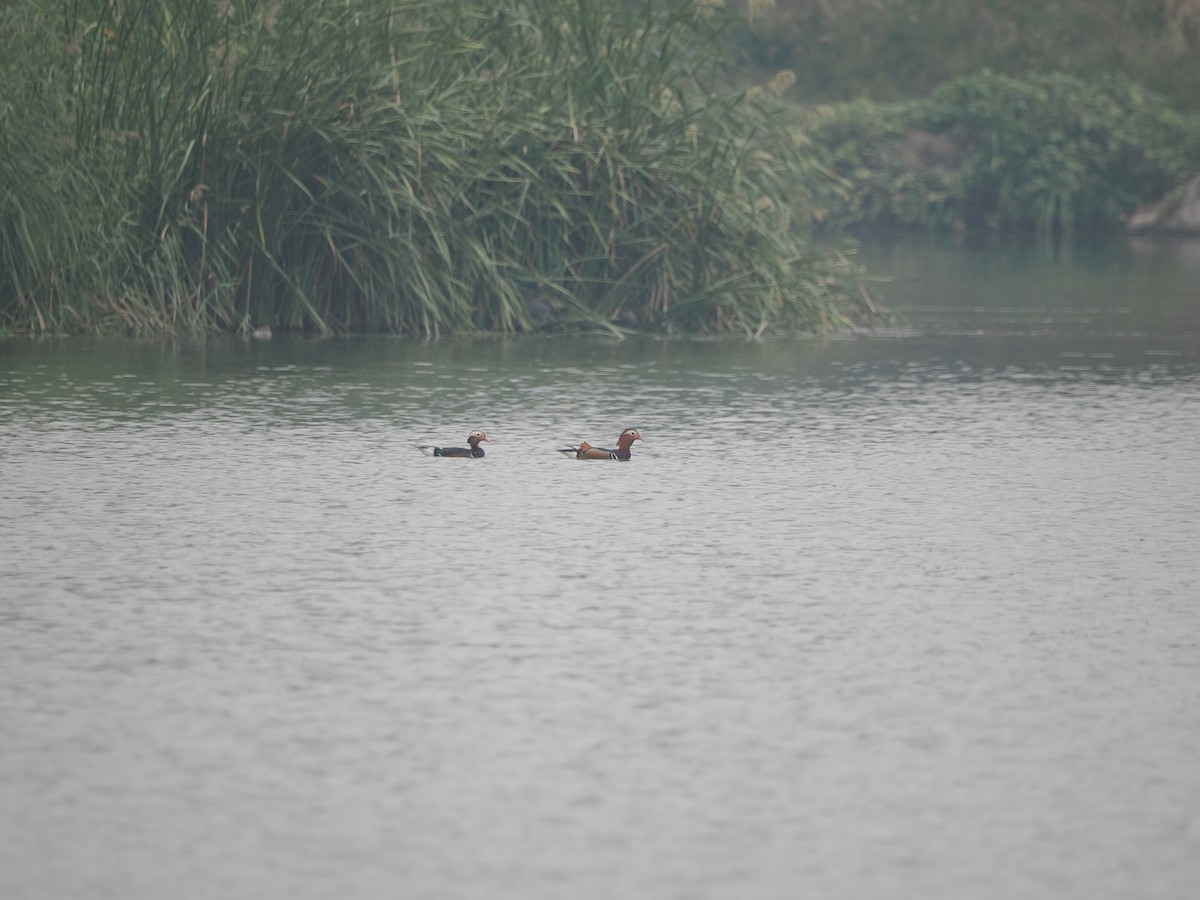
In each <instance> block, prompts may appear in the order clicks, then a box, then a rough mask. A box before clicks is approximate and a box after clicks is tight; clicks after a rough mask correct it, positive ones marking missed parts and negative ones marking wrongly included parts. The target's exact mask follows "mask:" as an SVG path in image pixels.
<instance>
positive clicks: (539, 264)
mask: <svg viewBox="0 0 1200 900" xmlns="http://www.w3.org/2000/svg"><path fill="white" fill-rule="evenodd" d="M34 6H35V4H33V3H32V2H31V3H29V4H28V7H29V9H32V8H33V7H34ZM705 6H706V5H704V4H694V3H691V2H685V0H660V2H630V3H618V4H610V3H601V2H590V0H577V2H574V3H562V2H561V0H559V2H555V0H527V2H511V0H510V2H503V3H495V2H484V0H410V2H400V3H394V2H382V0H357V2H354V3H347V2H345V0H336V2H335V0H302V2H301V0H297V2H291V3H283V2H279V0H273V2H261V0H241V2H238V0H225V2H202V0H184V2H170V3H169V2H166V0H127V2H117V0H63V2H62V4H61V7H60V9H59V13H60V18H59V25H58V26H57V30H56V31H51V30H49V29H43V30H42V32H40V33H42V34H45V33H46V32H47V31H50V33H51V34H53V35H54V38H53V42H51V41H50V40H49V39H47V38H45V37H42V38H38V37H37V35H35V34H34V33H33V32H32V31H31V30H30V29H28V28H26V27H24V26H16V27H15V28H14V31H13V32H12V34H13V35H15V37H10V39H9V41H10V43H11V44H12V45H13V46H14V47H18V45H19V47H18V49H20V50H21V51H23V59H24V62H25V67H24V69H25V71H26V72H27V73H28V74H27V75H26V76H25V77H26V78H29V79H35V80H38V79H40V83H43V84H44V87H45V90H44V91H43V94H44V100H43V102H44V105H45V106H46V109H45V110H43V111H41V112H40V113H39V119H40V122H41V124H40V125H39V126H38V128H37V129H35V130H34V131H32V132H30V134H31V135H32V137H31V138H30V140H31V141H32V144H31V145H30V146H28V147H21V146H13V148H12V149H13V154H12V158H13V159H14V160H15V162H14V163H10V164H9V169H10V172H11V176H12V178H13V179H16V180H17V181H20V182H21V183H22V184H23V185H31V186H27V187H20V188H18V189H16V190H15V191H13V192H12V193H11V194H8V195H6V197H5V199H4V200H3V201H0V202H2V203H3V205H2V206H0V253H2V254H3V258H4V261H5V263H6V272H7V276H6V277H0V317H2V318H0V322H3V326H4V327H7V328H8V329H10V330H31V331H43V332H44V331H70V330H80V329H95V328H122V329H132V330H138V329H142V330H160V329H175V330H187V331H199V330H206V329H213V328H219V329H227V330H248V329H251V328H253V327H255V326H257V325H263V324H270V325H271V326H273V327H275V328H277V329H293V330H306V331H320V332H346V331H363V330H383V331H394V332H400V333H409V334H421V335H437V334H445V333H460V332H477V331H483V330H501V331H515V330H520V329H525V328H530V327H532V326H533V325H534V324H535V321H534V318H533V317H532V316H531V314H530V311H529V307H528V305H527V301H528V299H529V298H530V297H531V296H534V295H539V296H540V297H542V298H543V303H544V304H546V306H548V307H549V309H550V311H551V315H550V317H549V318H548V320H547V321H548V322H549V323H551V326H552V327H559V328H571V327H582V326H587V327H597V326H598V327H606V328H612V329H614V330H616V329H617V328H618V327H619V326H629V325H637V326H639V327H647V328H654V329H666V330H710V331H719V330H739V331H744V332H752V333H761V332H763V331H765V330H795V329H816V328H829V327H837V326H840V325H844V324H846V323H848V322H850V321H852V320H854V319H856V318H857V317H859V316H860V315H862V314H863V313H864V311H865V310H866V308H867V303H868V302H869V301H866V300H865V298H863V297H862V296H861V295H859V294H857V293H856V292H855V290H854V284H855V280H854V277H853V275H854V273H853V271H852V269H851V268H850V267H849V265H848V263H846V261H845V259H844V258H843V257H840V256H838V255H837V254H834V253H825V252H816V251H814V250H812V249H811V248H810V247H809V245H808V243H807V241H806V239H805V236H804V234H803V232H802V230H801V229H800V226H799V224H798V223H797V222H796V221H795V220H793V219H792V217H791V216H790V215H789V213H788V205H787V200H786V198H787V197H788V196H790V195H793V194H794V193H795V192H796V186H795V184H794V179H795V174H796V173H795V171H794V170H793V169H791V168H789V165H788V163H787V162H786V158H785V156H784V155H783V154H782V153H781V152H778V151H779V148H781V147H782V146H783V145H782V143H778V142H775V141H774V140H773V137H772V136H773V135H774V133H775V132H774V123H773V120H772V118H771V116H770V115H769V114H768V113H767V112H765V111H764V110H763V109H761V108H760V107H758V106H756V105H754V104H753V103H750V102H747V100H746V98H745V97H744V96H742V95H741V94H739V93H737V92H735V91H733V90H731V89H730V88H729V87H728V86H727V83H726V82H724V81H723V80H722V72H721V57H720V50H719V47H718V44H717V37H718V35H719V32H720V29H721V28H722V27H723V24H724V23H723V20H721V19H719V18H717V17H716V16H714V15H713V14H712V13H711V12H708V11H706V8H705ZM24 7H25V4H21V3H18V4H16V6H15V7H13V9H17V14H18V15H19V14H20V13H21V12H28V11H29V10H28V9H25V8H24ZM0 91H3V94H2V95H0V116H3V117H4V122H5V123H10V122H11V123H13V124H12V130H13V131H14V132H15V131H18V130H20V128H21V127H24V125H25V124H26V123H25V121H24V120H25V119H26V117H27V113H28V110H27V109H23V108H21V107H20V106H19V105H18V104H17V103H16V102H14V100H13V98H14V97H15V96H16V95H15V94H14V93H12V92H10V91H8V90H6V89H3V88H0ZM9 130H10V129H9V128H5V129H4V133H6V134H7V132H8V131H9ZM2 139H3V140H5V141H6V142H12V141H13V140H14V139H13V138H12V137H11V135H9V136H6V137H4V138H2ZM51 148H52V149H53V152H50V150H51ZM0 165H4V164H3V163H0ZM39 166H43V167H49V168H52V169H53V172H54V175H53V177H52V178H50V179H49V180H47V179H46V178H44V177H41V175H39V173H38V172H37V171H36V170H37V169H38V167H39ZM10 172H5V174H6V175H9V174H10ZM41 174H44V173H41ZM35 176H37V177H35ZM38 185H40V187H39V186H38ZM81 207H82V208H81ZM543 324H545V323H543Z"/></svg>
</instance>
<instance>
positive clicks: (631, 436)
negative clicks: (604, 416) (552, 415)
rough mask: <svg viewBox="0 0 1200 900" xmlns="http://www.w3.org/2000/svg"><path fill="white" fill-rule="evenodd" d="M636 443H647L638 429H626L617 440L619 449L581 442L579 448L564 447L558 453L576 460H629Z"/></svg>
mask: <svg viewBox="0 0 1200 900" xmlns="http://www.w3.org/2000/svg"><path fill="white" fill-rule="evenodd" d="M634 441H645V438H643V437H642V436H641V435H640V434H638V431H637V429H636V428H626V429H625V430H624V431H622V432H621V436H620V437H618V438H617V449H616V450H609V449H607V448H605V447H593V446H592V445H591V444H589V443H588V442H587V441H580V442H579V446H578V447H564V448H562V449H560V450H559V451H558V452H559V453H561V454H562V455H563V456H569V457H573V458H574V459H619V460H628V459H629V458H630V455H631V454H630V452H629V450H630V448H631V447H632V446H633V442H634Z"/></svg>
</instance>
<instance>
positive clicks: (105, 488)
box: [0, 241, 1200, 900]
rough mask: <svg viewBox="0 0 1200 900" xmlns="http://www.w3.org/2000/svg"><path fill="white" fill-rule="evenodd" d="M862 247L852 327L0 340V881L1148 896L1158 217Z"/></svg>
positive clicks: (1169, 598)
mask: <svg viewBox="0 0 1200 900" xmlns="http://www.w3.org/2000/svg"><path fill="white" fill-rule="evenodd" d="M865 255H866V258H867V260H868V261H869V262H870V264H871V266H872V268H873V269H874V270H875V271H877V272H881V273H885V274H891V275H892V276H894V280H893V281H892V282H891V283H889V284H886V285H884V286H883V288H882V289H883V291H884V293H885V294H886V295H887V297H888V299H889V301H890V302H891V303H892V305H893V307H894V308H895V309H896V310H897V311H898V312H899V313H901V319H900V320H899V321H898V322H897V323H896V324H895V325H894V326H893V327H889V328H887V329H883V330H881V331H880V332H879V333H878V334H876V335H873V336H862V337H859V338H854V339H840V340H820V339H807V340H787V341H766V342H762V343H754V342H745V341H741V340H722V341H683V340H671V341H660V340H649V339H639V340H629V341H625V342H614V341H611V340H608V339H604V338H577V337H573V338H566V337H557V338H546V339H522V340H490V341H489V340H481V341H465V340H464V341H444V342H441V343H419V342H407V341H401V340H389V339H361V340H359V339H356V340H330V341H310V340H302V339H288V338H284V339H279V338H277V339H276V340H273V341H270V342H252V343H246V342H241V341H237V340H218V341H211V342H204V343H198V344H192V343H176V342H166V343H164V342H138V341H108V340H95V339H74V340H61V341H27V340H23V339H10V340H5V341H0V896H3V897H5V898H7V900H26V898H30V900H32V898H38V900H41V898H89V900H91V898H121V900H142V898H147V900H149V898H155V900H157V898H162V897H187V898H222V900H227V898H254V900H274V898H280V900H282V898H287V900H307V898H314V900H315V898H326V897H334V896H344V897H403V898H406V900H410V898H411V900H443V898H448V900H458V898H481V900H482V898H487V900H503V898H514V900H516V898H521V900H536V898H562V897H570V898H576V900H590V898H595V900H603V898H645V900H667V898H705V900H707V898H713V900H716V898H730V897H736V898H739V900H768V898H771V900H774V898H780V900H783V898H794V897H805V896H812V897H822V898H862V897H871V898H909V897H912V898H920V900H931V898H947V900H949V898H955V900H957V898H962V897H971V898H1011V897H1026V898H1029V897H1032V898H1056V900H1061V898H1080V900H1083V898H1088V900H1097V898H1113V900H1118V898H1121V900H1124V898H1129V897H1138V898H1164V900H1166V898H1182V897H1187V896H1191V894H1192V892H1193V891H1194V890H1195V885H1196V884H1197V883H1200V862H1198V860H1200V766H1197V764H1196V756H1197V747H1200V553H1198V552H1197V548H1198V547H1200V513H1198V510H1200V247H1197V245H1196V244H1194V243H1193V244H1189V243H1186V242H1168V241H1159V242H1148V243H1143V244H1140V245H1129V244H1112V245H1107V246H1105V247H1100V248H1097V247H1077V248H1073V249H1072V248H1069V249H1066V250H1063V251H1060V252H1059V253H1057V254H1055V253H1053V252H1050V251H1048V250H1040V249H1037V248H1026V249H1020V248H1000V249H990V250H964V249H962V248H957V247H953V246H943V245H933V244H927V243H917V244H913V243H905V244H899V245H894V246H873V247H870V248H867V250H866V253H865ZM626 426H636V427H638V428H639V429H641V431H642V433H643V434H644V435H645V437H646V443H645V445H644V446H643V445H642V444H637V445H636V446H635V448H634V459H633V461H632V462H630V463H580V462H575V461H571V460H566V459H563V458H561V457H560V456H559V455H558V454H557V453H556V452H555V448H556V447H559V446H565V445H566V444H567V443H570V442H574V441H577V440H579V439H580V438H582V439H586V440H590V441H592V442H593V443H599V444H604V445H608V444H611V442H612V441H613V440H614V439H615V437H616V435H617V433H618V432H619V431H620V430H621V429H622V428H624V427H626ZM474 428H482V429H483V430H485V431H486V432H487V433H488V434H489V436H490V437H491V438H492V439H493V442H492V443H491V444H488V445H485V447H486V448H487V450H488V456H487V458H486V459H484V460H482V461H478V462H476V461H470V462H459V461H450V460H440V459H427V458H425V457H423V456H421V455H420V454H419V453H417V452H416V451H415V450H413V449H412V447H411V446H410V444H411V443H426V442H450V443H455V444H459V443H462V441H463V439H465V437H466V435H467V432H468V431H470V430H471V429H474Z"/></svg>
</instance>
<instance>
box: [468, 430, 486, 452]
mask: <svg viewBox="0 0 1200 900" xmlns="http://www.w3.org/2000/svg"><path fill="white" fill-rule="evenodd" d="M480 441H488V436H487V435H486V434H484V433H483V432H482V431H472V432H471V434H470V436H469V437H468V438H467V443H468V444H470V445H471V449H472V450H474V449H475V448H477V447H478V446H479V442H480ZM488 443H489V444H490V443H491V441H488Z"/></svg>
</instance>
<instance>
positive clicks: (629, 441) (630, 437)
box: [617, 428, 646, 450]
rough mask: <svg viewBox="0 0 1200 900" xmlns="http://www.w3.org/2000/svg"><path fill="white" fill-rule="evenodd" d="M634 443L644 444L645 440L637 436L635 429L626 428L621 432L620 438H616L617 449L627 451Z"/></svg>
mask: <svg viewBox="0 0 1200 900" xmlns="http://www.w3.org/2000/svg"><path fill="white" fill-rule="evenodd" d="M634 441H641V442H642V443H643V444H644V443H645V442H646V439H645V438H643V437H642V436H641V435H640V434H638V430H637V429H636V428H626V429H625V430H624V431H622V432H621V436H620V437H619V438H617V449H618V450H628V449H629V448H630V447H632V446H633V442H634Z"/></svg>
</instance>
